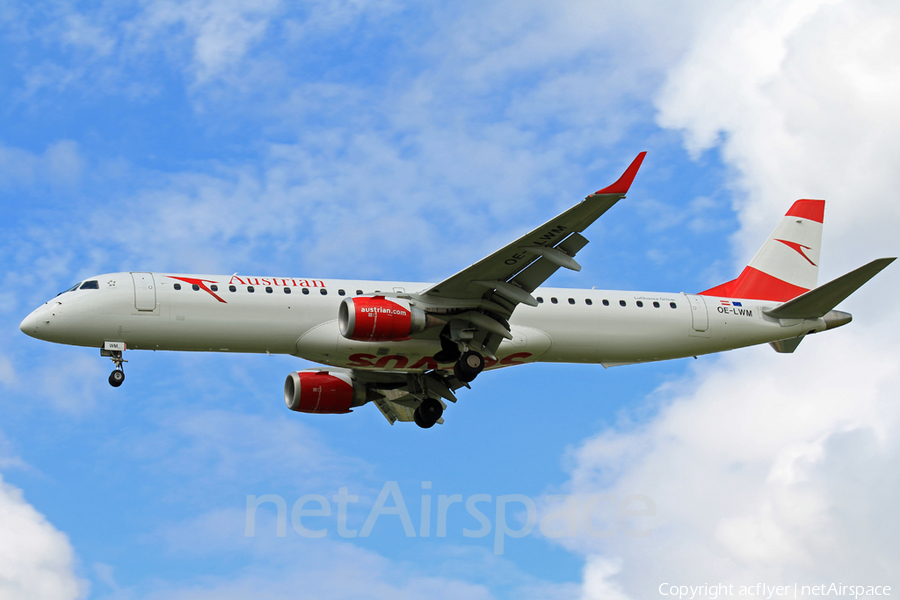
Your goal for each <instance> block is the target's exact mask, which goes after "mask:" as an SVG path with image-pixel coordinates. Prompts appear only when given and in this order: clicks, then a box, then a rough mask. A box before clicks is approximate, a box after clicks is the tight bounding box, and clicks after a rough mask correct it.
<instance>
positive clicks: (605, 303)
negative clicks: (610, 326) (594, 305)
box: [603, 298, 609, 306]
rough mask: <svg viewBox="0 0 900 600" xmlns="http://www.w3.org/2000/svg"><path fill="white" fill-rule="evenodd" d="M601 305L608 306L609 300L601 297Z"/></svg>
mask: <svg viewBox="0 0 900 600" xmlns="http://www.w3.org/2000/svg"><path fill="white" fill-rule="evenodd" d="M603 306H609V300H607V299H606V298H604V299H603Z"/></svg>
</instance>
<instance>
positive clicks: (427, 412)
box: [413, 398, 444, 429]
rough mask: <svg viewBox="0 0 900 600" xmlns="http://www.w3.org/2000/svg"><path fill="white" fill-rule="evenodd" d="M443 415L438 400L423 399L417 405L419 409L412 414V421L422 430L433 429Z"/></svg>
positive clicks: (442, 408) (441, 406) (442, 406)
mask: <svg viewBox="0 0 900 600" xmlns="http://www.w3.org/2000/svg"><path fill="white" fill-rule="evenodd" d="M443 414H444V405H443V404H441V401H440V400H436V399H434V398H425V399H424V400H422V403H421V404H419V408H417V409H416V411H415V412H414V413H413V421H415V422H416V425H418V426H419V427H421V428H422V429H428V428H429V427H433V426H434V424H435V423H437V422H438V419H440V418H441V415H443Z"/></svg>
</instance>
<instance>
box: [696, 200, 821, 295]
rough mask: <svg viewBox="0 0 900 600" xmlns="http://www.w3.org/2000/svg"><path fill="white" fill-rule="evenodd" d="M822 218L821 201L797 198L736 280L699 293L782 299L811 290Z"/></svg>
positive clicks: (814, 275) (814, 277)
mask: <svg viewBox="0 0 900 600" xmlns="http://www.w3.org/2000/svg"><path fill="white" fill-rule="evenodd" d="M824 218H825V201H824V200H797V201H796V202H794V204H793V206H791V208H790V209H789V210H788V211H787V213H786V214H785V215H784V218H783V219H782V220H781V223H780V224H779V225H778V227H777V228H776V229H775V231H774V232H773V233H772V235H771V236H769V239H768V240H766V243H765V244H763V247H762V248H760V250H759V252H757V253H756V256H754V257H753V260H751V261H750V264H749V265H747V266H746V267H745V268H744V270H743V272H741V274H740V276H739V277H738V278H737V279H733V280H731V281H729V282H727V283H723V284H722V285H718V286H716V287H714V288H710V289H708V290H706V291H705V292H700V293H701V294H702V295H704V296H731V297H736V298H748V299H753V300H772V301H775V302H786V301H788V300H790V299H791V298H795V297H796V296H799V295H800V294H803V293H805V292H808V291H809V290H811V289H813V288H814V287H816V283H817V281H818V277H819V267H818V264H819V248H820V247H821V243H822V222H823V221H824ZM735 305H736V306H738V305H737V304H735Z"/></svg>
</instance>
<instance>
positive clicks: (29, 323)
mask: <svg viewBox="0 0 900 600" xmlns="http://www.w3.org/2000/svg"><path fill="white" fill-rule="evenodd" d="M37 312H38V311H36V310H35V311H33V312H32V313H31V314H30V315H28V316H27V317H25V318H24V319H22V322H21V323H19V329H20V330H22V333H24V334H26V335H30V336H31V337H35V334H36V333H37V330H38V324H39V323H40V318H39V317H38V315H37Z"/></svg>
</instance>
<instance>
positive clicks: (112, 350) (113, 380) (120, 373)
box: [100, 342, 128, 387]
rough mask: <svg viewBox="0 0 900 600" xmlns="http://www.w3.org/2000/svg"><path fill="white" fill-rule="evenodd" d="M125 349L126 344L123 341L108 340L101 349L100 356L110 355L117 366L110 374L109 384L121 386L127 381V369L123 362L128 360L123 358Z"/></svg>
mask: <svg viewBox="0 0 900 600" xmlns="http://www.w3.org/2000/svg"><path fill="white" fill-rule="evenodd" d="M124 351H125V344H123V343H121V342H106V343H104V344H103V348H101V349H100V356H108V357H109V359H110V360H111V361H113V364H114V365H116V368H115V369H113V372H112V373H110V374H109V385H111V386H113V387H119V386H120V385H122V383H124V382H125V369H124V368H123V366H122V365H123V364H124V363H127V362H128V361H127V360H125V359H124V358H122V352H124Z"/></svg>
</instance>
